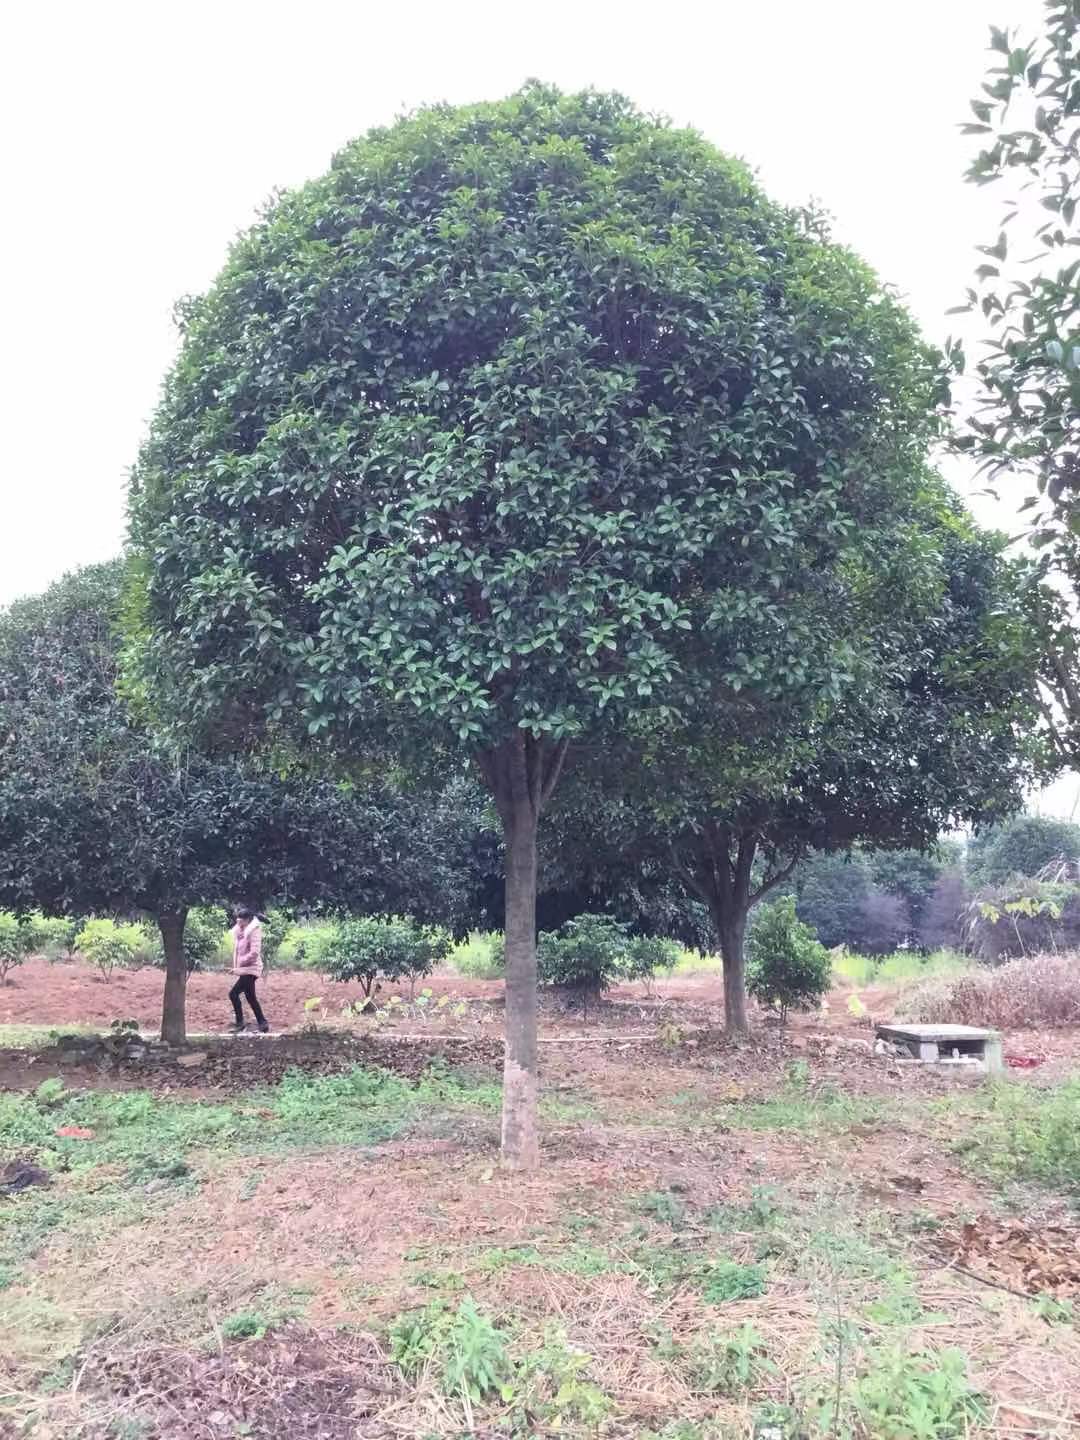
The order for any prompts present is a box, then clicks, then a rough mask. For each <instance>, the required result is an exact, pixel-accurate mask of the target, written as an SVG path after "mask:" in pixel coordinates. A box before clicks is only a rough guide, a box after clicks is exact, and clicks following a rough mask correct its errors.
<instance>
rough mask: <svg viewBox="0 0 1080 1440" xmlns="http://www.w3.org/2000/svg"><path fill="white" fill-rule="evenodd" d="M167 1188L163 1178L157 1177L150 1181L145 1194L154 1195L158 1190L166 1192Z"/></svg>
mask: <svg viewBox="0 0 1080 1440" xmlns="http://www.w3.org/2000/svg"><path fill="white" fill-rule="evenodd" d="M168 1188H169V1182H168V1180H165V1179H164V1178H163V1177H161V1176H159V1177H158V1178H157V1179H156V1180H151V1181H150V1184H149V1185H147V1187H146V1193H147V1195H156V1194H157V1193H158V1191H159V1190H167V1189H168Z"/></svg>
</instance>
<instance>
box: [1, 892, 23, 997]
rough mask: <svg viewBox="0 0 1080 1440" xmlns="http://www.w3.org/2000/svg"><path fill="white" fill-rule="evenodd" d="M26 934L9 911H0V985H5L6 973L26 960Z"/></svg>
mask: <svg viewBox="0 0 1080 1440" xmlns="http://www.w3.org/2000/svg"><path fill="white" fill-rule="evenodd" d="M26 934H27V932H26V930H25V929H24V927H23V926H22V925H20V924H19V921H18V918H17V917H16V916H15V915H12V913H11V911H10V910H0V985H4V984H6V983H7V977H8V971H9V970H12V969H14V967H15V966H16V965H21V964H22V962H23V961H24V960H25V959H26V954H27V943H26Z"/></svg>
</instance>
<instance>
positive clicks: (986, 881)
mask: <svg viewBox="0 0 1080 1440" xmlns="http://www.w3.org/2000/svg"><path fill="white" fill-rule="evenodd" d="M1055 861H1062V862H1064V864H1065V866H1066V867H1069V866H1070V865H1071V867H1072V878H1073V879H1074V880H1075V879H1076V878H1077V873H1078V872H1077V862H1078V861H1080V825H1074V824H1072V823H1071V822H1070V821H1068V820H1052V819H1050V818H1049V817H1048V816H1045V815H1017V816H1014V817H1013V818H1012V819H1011V820H1009V821H1007V822H1006V823H1005V824H1003V825H996V826H990V827H988V828H986V829H985V830H982V831H981V832H980V833H979V834H977V835H974V836H972V838H971V840H970V841H969V842H968V850H967V872H968V880H969V881H970V883H971V884H972V885H998V884H1000V883H1001V882H1002V881H1004V880H1008V879H1010V878H1011V877H1013V876H1016V875H1028V876H1035V875H1038V874H1039V872H1040V871H1041V870H1042V869H1043V867H1044V866H1046V865H1051V864H1053V863H1054V862H1055Z"/></svg>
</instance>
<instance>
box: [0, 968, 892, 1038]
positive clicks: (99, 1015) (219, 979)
mask: <svg viewBox="0 0 1080 1440" xmlns="http://www.w3.org/2000/svg"><path fill="white" fill-rule="evenodd" d="M162 984H163V977H162V973H161V971H160V970H155V969H144V970H134V971H131V970H117V971H114V973H113V975H112V978H111V979H109V980H105V979H103V978H102V976H101V975H100V974H99V973H98V972H97V971H96V970H95V969H93V967H92V966H90V965H87V964H84V963H83V962H82V961H68V962H57V963H56V964H50V963H49V962H48V961H46V960H40V959H35V960H28V961H27V962H26V963H25V964H24V965H22V966H20V967H19V968H18V969H16V970H13V971H12V972H11V974H10V975H9V976H8V980H7V983H6V984H4V985H2V986H0V1025H47V1026H58V1027H62V1026H64V1025H91V1026H102V1027H107V1026H108V1025H109V1024H111V1022H112V1021H114V1020H129V1019H130V1020H137V1021H138V1022H139V1026H140V1028H141V1029H143V1030H145V1031H148V1032H151V1031H153V1030H154V1029H155V1028H156V1027H157V1026H158V1025H159V1024H160V1022H161V992H162ZM231 984H232V979H231V977H230V976H229V975H227V974H223V973H216V972H209V973H202V972H197V973H195V974H193V975H192V976H191V977H190V979H189V981H188V991H187V1018H188V1029H189V1030H190V1031H192V1032H193V1033H200V1032H209V1033H214V1032H217V1031H222V1030H224V1029H225V1028H226V1027H227V1026H228V1025H229V1024H230V1023H231V1021H232V1011H231V1008H230V1006H229V1001H228V991H229V987H230V985H231ZM423 989H428V990H430V991H431V992H432V999H433V1000H436V1001H437V1000H438V999H439V997H441V996H447V997H449V998H450V999H452V1000H471V1001H486V1002H487V1003H488V1004H489V1005H491V1006H492V1007H493V1008H494V1009H495V1010H496V1011H497V1010H499V1009H500V1008H501V1006H502V998H503V983H502V981H501V980H469V979H466V978H465V977H463V976H460V975H454V974H436V975H432V976H431V977H430V978H429V979H428V980H426V981H424V982H422V984H418V985H417V986H416V987H415V991H416V993H419V992H420V991H421V990H423ZM852 993H853V992H852V991H851V990H850V989H844V988H838V989H836V990H834V991H833V992H832V993H831V994H830V996H829V1001H828V1008H827V1010H826V1011H825V1012H824V1013H823V1014H821V1015H814V1016H812V1017H808V1016H793V1017H792V1027H793V1029H795V1030H801V1029H810V1030H812V1031H817V1030H820V1029H822V1028H826V1029H829V1030H835V1031H838V1032H841V1033H846V1034H852V1035H856V1034H862V1035H866V1034H867V1033H869V1032H868V1029H867V1023H866V1022H867V1021H869V1020H870V1019H873V1018H876V1019H886V1018H888V1017H889V1016H891V1014H892V1009H893V1005H894V1003H895V998H896V992H895V991H894V990H890V989H889V988H887V987H882V986H868V987H866V988H864V989H860V990H859V991H858V995H859V999H860V1000H861V1002H862V1003H863V1005H864V1006H865V1007H866V1010H867V1016H866V1017H865V1020H862V1021H860V1020H856V1019H854V1018H853V1017H852V1016H851V1015H850V1014H849V1012H848V1009H847V1000H848V997H849V996H850V994H852ZM259 994H260V997H261V1003H262V1006H263V1009H264V1010H265V1012H266V1015H267V1018H268V1019H269V1020H270V1022H271V1024H272V1026H273V1028H274V1029H276V1030H292V1029H296V1028H298V1027H300V1026H302V1025H305V1024H308V1023H310V1021H311V1019H312V1014H311V1013H310V1012H309V1011H307V1010H306V1009H305V1002H306V1001H308V1000H310V999H312V998H314V997H318V998H319V999H320V1000H321V1002H322V1004H321V1006H320V1008H319V1012H318V1016H317V1018H318V1019H320V1020H322V1019H329V1020H334V1019H335V1018H337V1017H339V1016H340V1014H341V1010H342V1006H344V1005H347V1004H350V1003H352V1002H353V1001H356V1000H358V999H359V998H360V989H359V986H357V985H339V984H335V983H334V982H333V981H328V980H326V979H325V978H324V977H323V976H321V975H317V974H312V973H311V972H310V971H303V970H282V971H277V970H271V971H270V973H269V974H268V975H267V976H266V977H265V978H264V979H263V980H262V981H261V982H260V986H259ZM391 995H399V996H400V997H401V998H402V999H403V1000H405V1001H407V1000H408V999H409V997H410V990H409V987H408V986H407V985H391V984H387V985H385V986H382V987H380V989H379V993H378V997H377V998H378V1000H379V1001H380V1002H384V1001H386V1000H387V999H389V997H390V996H391ZM608 999H609V1004H608V1005H607V1006H605V1007H604V1008H603V1011H602V1012H601V1014H602V1018H603V1023H604V1024H610V1023H616V1024H619V1023H625V1024H632V1023H635V1022H636V1021H639V1020H646V1021H652V1020H654V1019H655V1017H656V1015H657V1013H658V1012H659V1011H663V1010H664V1009H665V1007H670V1006H675V1007H677V1008H678V1010H679V1014H680V1017H681V1018H683V1019H684V1020H686V1019H692V1020H693V1021H694V1022H695V1023H698V1024H703V1025H716V1026H718V1025H722V1023H723V1004H724V995H723V985H722V981H721V979H720V976H719V974H718V973H717V974H703V975H699V976H698V975H695V976H686V977H679V978H675V979H671V980H660V981H659V982H657V984H656V985H655V987H654V992H653V994H652V995H649V994H647V993H646V989H645V987H644V986H643V985H623V986H617V987H616V988H615V989H613V990H612V991H610V992H609V997H608ZM543 1014H544V1020H545V1022H546V1023H548V1024H554V1025H559V1024H562V1023H563V1022H564V1021H565V1020H570V1021H575V1020H576V1018H577V1017H574V1016H565V1015H564V1014H563V1012H562V1011H561V1010H558V1009H555V1008H554V1007H548V1008H547V1009H545V1010H544V1012H543ZM496 1019H500V1020H501V1016H497V1015H494V1014H493V1015H492V1020H496ZM440 1023H441V1024H443V1025H444V1028H446V1027H449V1028H450V1029H451V1030H452V1029H453V1028H454V1027H453V1023H452V1017H451V1016H441V1017H440ZM578 1028H581V1027H580V1026H579V1027H578Z"/></svg>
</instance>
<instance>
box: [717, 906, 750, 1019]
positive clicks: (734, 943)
mask: <svg viewBox="0 0 1080 1440" xmlns="http://www.w3.org/2000/svg"><path fill="white" fill-rule="evenodd" d="M714 920H715V922H716V930H717V934H718V935H719V937H720V954H721V956H722V957H723V961H724V1024H725V1026H726V1028H727V1030H728V1032H729V1034H733V1035H745V1034H746V1032H747V1031H748V1030H749V1028H750V1022H749V1020H748V1019H747V1014H746V956H745V954H744V951H743V942H744V940H745V939H746V911H745V910H744V911H741V913H739V914H736V915H724V916H723V917H720V916H717V915H714Z"/></svg>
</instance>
